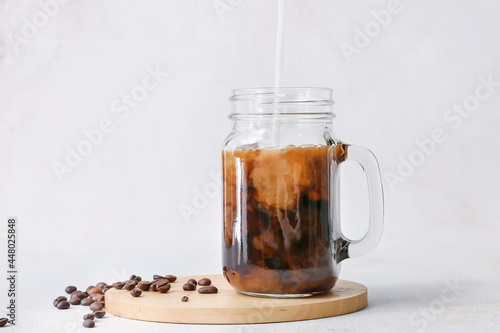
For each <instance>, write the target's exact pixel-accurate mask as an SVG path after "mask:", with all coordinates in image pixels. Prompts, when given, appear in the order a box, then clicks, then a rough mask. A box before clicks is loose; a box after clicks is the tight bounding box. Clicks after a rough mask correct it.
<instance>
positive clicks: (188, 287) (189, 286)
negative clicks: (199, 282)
mask: <svg viewBox="0 0 500 333" xmlns="http://www.w3.org/2000/svg"><path fill="white" fill-rule="evenodd" d="M182 289H184V290H186V291H191V290H196V286H195V285H194V284H192V283H190V282H189V283H185V284H184V285H183V286H182Z"/></svg>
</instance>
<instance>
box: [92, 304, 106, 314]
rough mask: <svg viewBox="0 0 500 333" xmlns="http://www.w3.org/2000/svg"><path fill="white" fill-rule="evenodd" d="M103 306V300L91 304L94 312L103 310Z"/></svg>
mask: <svg viewBox="0 0 500 333" xmlns="http://www.w3.org/2000/svg"><path fill="white" fill-rule="evenodd" d="M103 307H104V306H103V305H102V303H101V302H95V303H92V304H90V310H92V311H94V312H95V311H100V310H102V308H103Z"/></svg>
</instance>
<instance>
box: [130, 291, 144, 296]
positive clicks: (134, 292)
mask: <svg viewBox="0 0 500 333" xmlns="http://www.w3.org/2000/svg"><path fill="white" fill-rule="evenodd" d="M141 294H142V291H141V290H139V289H133V290H131V291H130V295H132V296H134V297H139V296H141Z"/></svg>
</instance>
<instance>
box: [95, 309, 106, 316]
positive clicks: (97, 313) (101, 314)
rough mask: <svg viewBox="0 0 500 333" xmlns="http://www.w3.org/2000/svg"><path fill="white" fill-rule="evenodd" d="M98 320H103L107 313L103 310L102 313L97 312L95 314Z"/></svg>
mask: <svg viewBox="0 0 500 333" xmlns="http://www.w3.org/2000/svg"><path fill="white" fill-rule="evenodd" d="M94 314H95V317H96V318H102V317H104V316H105V315H106V311H104V310H101V311H96V312H94Z"/></svg>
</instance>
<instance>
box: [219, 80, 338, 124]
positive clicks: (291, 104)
mask: <svg viewBox="0 0 500 333" xmlns="http://www.w3.org/2000/svg"><path fill="white" fill-rule="evenodd" d="M229 101H231V104H232V105H231V106H232V112H231V114H230V115H229V118H230V119H237V118H240V117H245V116H259V117H266V116H274V117H276V116H295V117H297V116H305V117H314V118H323V119H325V118H333V117H334V114H333V111H332V106H333V104H335V102H334V100H333V90H332V89H330V88H320V87H264V88H243V89H235V90H233V91H232V95H231V97H230V98H229Z"/></svg>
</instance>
